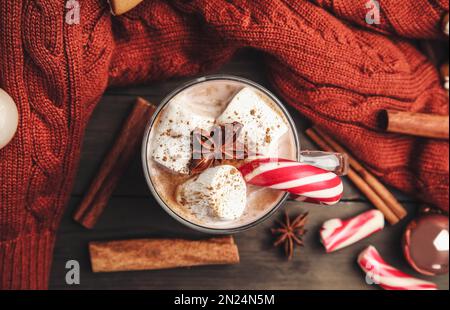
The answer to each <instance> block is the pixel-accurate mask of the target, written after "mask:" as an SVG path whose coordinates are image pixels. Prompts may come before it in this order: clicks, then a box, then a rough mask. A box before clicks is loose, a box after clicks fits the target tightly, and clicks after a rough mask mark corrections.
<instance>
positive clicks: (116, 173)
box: [74, 98, 156, 228]
mask: <svg viewBox="0 0 450 310" xmlns="http://www.w3.org/2000/svg"><path fill="white" fill-rule="evenodd" d="M155 110H156V107H155V106H154V105H152V104H150V103H149V102H147V101H146V100H144V99H142V98H138V99H137V101H136V103H135V105H134V107H133V109H132V111H131V113H130V115H129V116H128V118H127V120H126V121H125V123H124V125H123V127H122V129H121V132H120V134H119V135H118V137H117V139H116V140H115V143H114V145H113V147H112V148H111V150H110V151H109V153H108V155H107V156H106V158H105V160H104V161H103V163H102V165H101V166H100V169H99V171H98V173H97V176H96V177H95V178H94V180H93V181H92V183H91V185H90V187H89V189H88V191H87V193H86V195H85V196H84V199H83V200H82V202H81V204H80V206H79V207H78V209H77V210H76V212H75V214H74V219H75V220H76V221H78V222H79V223H80V224H81V225H83V226H84V227H86V228H93V227H94V225H95V223H96V222H97V220H98V218H99V216H100V215H101V214H102V212H103V210H104V209H105V208H106V205H107V204H108V201H109V198H110V196H111V194H112V192H113V191H114V189H115V188H116V186H117V183H118V182H119V180H120V178H121V176H122V175H123V173H124V172H125V170H126V169H127V167H128V165H129V163H130V161H131V160H132V158H133V156H134V155H135V154H136V152H137V151H138V150H139V149H140V145H141V142H142V137H143V135H144V131H145V128H146V126H147V124H148V122H149V121H150V119H151V118H152V116H153V114H154V112H155Z"/></svg>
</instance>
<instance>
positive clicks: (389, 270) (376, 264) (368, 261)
mask: <svg viewBox="0 0 450 310" xmlns="http://www.w3.org/2000/svg"><path fill="white" fill-rule="evenodd" d="M358 265H359V266H360V267H361V269H362V270H363V271H364V272H365V273H366V282H367V283H370V284H377V285H379V286H380V287H381V288H383V289H385V290H437V285H436V284H434V283H432V282H428V281H425V280H421V279H417V278H413V277H411V276H410V275H407V274H406V273H403V272H401V271H400V270H398V269H396V268H394V267H392V266H390V265H388V264H387V263H386V262H385V261H384V260H383V258H381V256H380V254H379V253H378V251H377V250H376V249H375V247H373V246H369V247H367V248H366V249H365V250H364V251H362V252H361V254H359V256H358Z"/></svg>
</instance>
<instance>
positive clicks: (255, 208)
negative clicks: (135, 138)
mask: <svg viewBox="0 0 450 310" xmlns="http://www.w3.org/2000/svg"><path fill="white" fill-rule="evenodd" d="M209 87H216V88H209ZM244 87H249V88H251V89H252V90H254V91H255V92H257V93H258V94H259V95H260V96H262V97H261V98H264V99H265V101H266V102H269V103H270V104H271V106H272V108H273V110H274V111H275V112H277V113H278V114H279V115H282V118H283V119H284V121H285V123H287V125H288V132H287V133H286V134H285V135H284V138H283V141H282V142H281V144H283V143H284V146H285V147H283V148H280V150H281V153H283V154H281V155H280V157H282V158H287V159H291V160H296V161H299V162H302V163H307V164H309V165H312V166H316V167H319V168H323V169H325V170H329V171H333V172H335V173H337V174H341V175H342V174H345V172H346V170H347V167H348V162H347V158H346V156H345V155H344V154H339V153H327V152H320V151H301V150H300V140H299V134H298V130H297V128H296V126H295V123H294V121H293V119H292V117H291V116H290V114H289V112H288V111H287V110H286V108H285V107H284V105H283V104H282V103H281V101H280V100H279V99H278V98H277V97H276V96H275V95H274V94H272V93H271V92H270V91H269V90H267V89H266V88H264V87H262V86H261V85H259V84H257V83H255V82H252V81H250V80H247V79H244V78H240V77H236V76H230V75H212V76H205V77H201V78H198V79H195V80H193V81H190V82H188V83H185V84H183V85H182V86H180V87H178V88H177V89H175V90H174V91H173V92H171V93H170V94H169V95H168V96H167V97H165V98H164V99H163V100H162V102H161V104H160V105H159V107H158V109H157V110H156V112H155V113H154V116H153V118H152V119H151V121H150V122H149V124H148V125H147V128H146V130H145V134H144V138H143V143H142V163H143V169H144V175H145V178H146V181H147V184H148V186H149V188H150V190H151V192H152V194H153V196H154V197H155V199H156V200H157V201H158V203H159V204H160V205H161V207H162V208H163V209H164V210H165V211H166V212H167V213H169V215H171V216H172V217H173V218H174V219H176V220H177V221H178V222H180V223H182V224H184V225H186V226H188V227H190V228H193V229H195V230H198V231H201V232H205V233H210V234H232V233H236V232H241V231H244V230H247V229H249V228H251V227H254V226H256V225H258V224H260V223H262V222H263V221H265V220H266V219H268V218H269V217H270V216H271V215H272V214H273V213H275V212H276V211H277V210H278V209H279V208H280V207H281V206H282V205H283V204H284V203H285V202H286V201H287V200H288V199H289V197H290V194H289V193H286V192H281V191H278V190H273V189H268V188H257V187H254V186H251V185H250V186H249V187H248V194H247V197H248V202H247V207H246V210H245V212H244V214H243V215H242V216H241V217H240V218H239V219H237V220H232V221H217V222H214V221H213V222H208V221H201V220H199V219H197V218H195V216H191V215H190V214H189V213H188V212H185V211H186V210H185V209H184V207H183V206H181V205H178V204H177V203H176V200H175V199H174V195H175V187H176V184H177V182H178V183H180V182H184V181H186V180H187V179H188V178H189V177H188V176H180V175H176V174H174V173H170V172H168V171H166V170H165V168H163V167H160V166H159V164H157V163H155V162H154V161H153V160H152V154H151V146H152V142H153V136H154V135H155V134H156V133H155V132H156V131H157V130H156V127H157V126H155V124H157V123H159V122H158V120H159V119H160V116H161V115H162V114H163V113H164V111H165V108H166V107H167V105H168V104H170V103H171V102H173V101H174V100H182V99H183V96H188V95H189V94H191V93H195V92H197V94H196V96H197V97H187V98H189V100H187V102H188V103H186V104H190V101H202V100H204V101H205V102H208V104H209V101H208V100H212V101H211V102H212V103H211V109H212V113H213V114H214V113H216V114H217V113H220V112H217V111H213V110H214V105H213V103H214V102H215V101H214V100H218V99H217V98H223V100H224V101H227V100H228V102H229V99H231V98H232V96H230V95H229V94H228V93H227V91H229V92H230V94H231V93H234V94H236V93H237V92H238V91H239V90H240V89H243V88H244ZM208 89H215V90H216V92H215V93H214V94H215V95H216V96H217V97H216V98H212V97H209V96H210V95H208ZM202 96H203V97H202ZM225 98H228V99H225ZM191 99H192V100H191ZM225 106H226V105H225ZM217 109H218V111H219V110H220V109H223V106H222V107H220V104H218V108H217ZM222 111H223V110H222Z"/></svg>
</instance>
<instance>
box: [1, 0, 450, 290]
mask: <svg viewBox="0 0 450 310" xmlns="http://www.w3.org/2000/svg"><path fill="white" fill-rule="evenodd" d="M65 2H66V1H65V0H36V1H25V0H14V1H10V0H0V87H1V88H3V89H4V90H5V91H7V92H8V93H9V94H10V95H11V96H12V97H13V98H14V100H15V102H16V103H17V105H18V109H19V113H20V124H19V130H18V133H17V135H16V136H15V138H14V140H13V141H12V143H11V144H9V145H8V146H7V147H6V148H4V149H2V150H0V288H46V287H47V285H48V275H49V270H50V264H51V260H52V250H53V244H54V236H55V230H56V229H57V227H58V224H59V220H60V218H61V215H62V212H63V210H64V205H65V203H66V202H67V199H68V196H69V194H70V190H71V187H72V184H73V179H74V175H75V172H76V168H77V163H78V159H79V154H80V146H81V142H82V138H83V131H84V129H85V126H86V124H87V122H88V120H89V116H90V114H91V112H92V110H93V109H94V107H95V105H96V103H97V102H98V101H99V98H100V97H101V96H102V93H103V92H104V90H105V88H106V87H107V86H108V85H110V86H116V85H129V84H132V83H141V82H149V81H153V80H162V79H166V78H170V77H174V76H188V75H193V74H198V73H200V72H206V71H208V72H212V71H213V70H214V69H217V68H218V67H219V66H221V65H222V64H223V63H225V62H226V61H227V60H228V59H230V57H231V56H232V55H233V53H234V52H235V51H236V50H237V49H239V48H243V47H251V48H255V49H258V50H260V51H262V52H263V53H264V54H265V55H266V56H267V57H265V63H264V65H266V66H267V69H268V70H267V71H268V75H269V77H270V80H271V81H272V83H273V85H274V87H275V88H276V90H277V91H278V94H279V95H280V96H282V97H283V98H284V100H285V101H286V102H288V103H289V104H291V105H293V106H294V107H296V108H297V109H298V111H299V112H300V113H302V114H303V115H305V116H307V117H308V118H309V119H311V120H312V121H314V122H316V123H320V124H321V125H322V126H324V127H325V129H326V130H328V131H329V132H330V133H332V134H333V136H334V137H335V138H336V139H337V140H339V141H340V142H342V143H343V144H344V145H346V146H348V148H349V149H350V150H351V151H352V152H353V154H354V155H355V156H356V157H357V158H359V159H360V160H361V161H362V162H364V163H365V164H366V165H367V167H369V168H370V169H371V171H373V172H374V173H375V174H376V175H377V176H379V177H380V178H381V179H382V180H383V181H384V182H385V183H387V184H390V185H393V186H395V187H397V188H399V189H401V190H403V191H405V192H407V193H410V194H414V195H417V196H418V197H420V198H422V199H423V200H425V201H427V202H430V203H433V204H436V205H438V206H440V207H442V208H445V209H447V210H448V177H449V162H448V155H449V153H448V143H447V142H439V141H435V140H425V139H416V138H411V137H406V136H398V135H392V134H385V133H382V132H380V131H379V130H378V129H377V126H376V118H377V113H378V112H379V110H380V109H385V108H392V109H398V110H411V111H422V112H429V113H438V114H448V98H447V94H446V93H445V92H444V91H443V89H442V87H441V86H440V81H439V77H438V73H437V70H436V69H435V68H434V67H433V66H432V65H431V64H430V63H429V62H428V61H427V60H426V58H425V57H424V56H423V55H422V54H421V53H420V52H419V51H418V50H417V49H416V48H415V47H414V45H413V44H412V43H411V39H413V38H440V37H441V35H440V33H441V32H440V30H439V24H440V20H441V18H442V16H443V15H444V13H445V12H448V6H449V4H448V1H447V0H403V1H397V0H392V1H391V0H386V1H381V2H380V4H381V20H380V22H381V23H380V24H379V25H370V26H369V25H367V24H366V22H365V16H366V14H367V8H366V6H365V4H366V2H367V0H339V1H336V0H335V1H332V0H309V1H307V0H258V1H250V0H191V1H183V0H170V1H169V0H146V1H144V3H142V4H141V5H140V6H139V7H138V8H137V9H135V10H133V11H132V12H130V13H128V14H126V15H125V16H122V17H120V18H119V17H112V16H111V14H110V11H109V8H108V7H107V4H106V1H104V0H80V1H79V2H80V4H81V23H80V24H79V25H76V24H75V25H69V24H67V23H65V21H64V20H65V13H66V11H65V9H64V6H65Z"/></svg>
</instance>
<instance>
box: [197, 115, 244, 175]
mask: <svg viewBox="0 0 450 310" xmlns="http://www.w3.org/2000/svg"><path fill="white" fill-rule="evenodd" d="M242 128H243V125H242V124H240V123H237V122H234V123H232V124H225V125H223V126H214V127H213V129H212V131H211V132H208V131H206V130H203V129H195V130H194V131H193V132H192V160H191V164H190V171H191V173H192V174H197V173H200V172H202V171H204V170H206V169H208V168H209V167H211V166H213V165H214V164H215V163H216V162H217V161H219V162H221V161H223V160H232V159H244V158H247V157H248V151H247V148H246V146H245V145H242V144H241V143H239V142H238V138H239V135H240V134H241V132H242Z"/></svg>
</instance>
